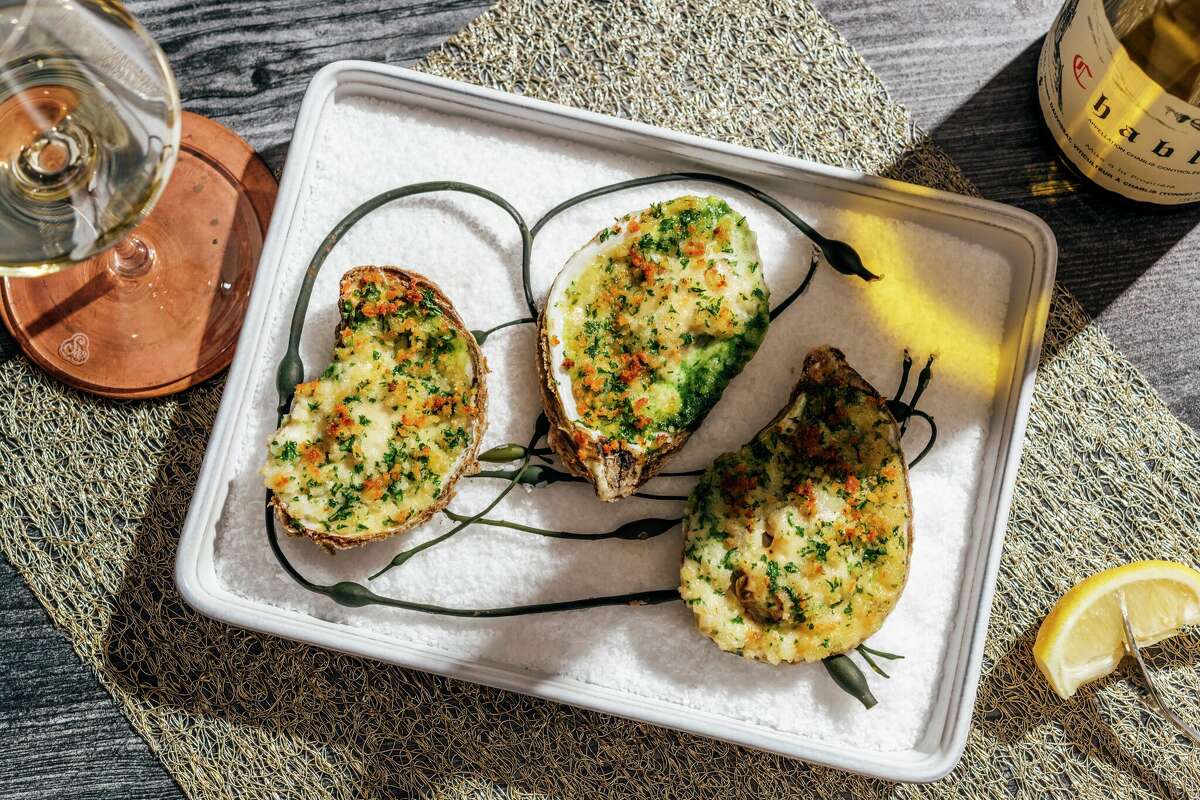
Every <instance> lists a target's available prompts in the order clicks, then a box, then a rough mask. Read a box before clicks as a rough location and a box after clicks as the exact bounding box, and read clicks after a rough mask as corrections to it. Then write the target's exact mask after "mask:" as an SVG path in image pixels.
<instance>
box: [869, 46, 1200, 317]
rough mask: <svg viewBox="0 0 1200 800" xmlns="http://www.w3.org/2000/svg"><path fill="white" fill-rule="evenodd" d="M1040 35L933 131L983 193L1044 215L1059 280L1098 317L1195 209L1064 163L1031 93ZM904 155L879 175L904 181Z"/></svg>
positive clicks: (1199, 214)
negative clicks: (1090, 176) (1084, 178)
mask: <svg viewBox="0 0 1200 800" xmlns="http://www.w3.org/2000/svg"><path fill="white" fill-rule="evenodd" d="M1040 49H1041V40H1038V41H1036V42H1034V43H1032V44H1030V45H1029V46H1028V47H1027V48H1025V50H1023V51H1022V52H1021V53H1020V54H1019V55H1018V56H1017V57H1016V58H1014V59H1013V60H1012V61H1010V62H1009V63H1008V64H1007V65H1006V66H1005V67H1004V68H1003V69H1001V70H1000V71H999V72H998V73H996V74H995V75H994V76H992V78H991V79H990V80H989V81H988V82H987V83H986V84H984V86H983V87H981V88H980V89H979V91H977V92H976V93H975V94H974V95H973V96H972V97H970V98H969V99H968V100H966V101H965V102H964V103H963V104H962V105H961V106H959V107H958V108H957V109H956V110H955V111H954V112H953V113H951V114H950V116H949V117H947V118H946V119H945V120H944V121H943V122H942V124H940V125H938V126H937V128H935V129H934V130H933V131H932V132H931V133H930V134H929V138H930V139H931V140H932V141H933V143H934V144H936V145H937V146H938V147H939V148H941V149H942V150H943V151H945V152H946V153H947V154H948V155H949V156H950V157H951V159H953V160H954V161H955V163H957V164H958V166H959V167H961V168H962V171H963V172H964V173H965V174H966V176H967V177H968V178H969V179H970V180H971V182H972V183H974V185H975V186H976V187H977V188H978V189H979V191H980V193H981V194H982V195H983V196H984V197H985V198H987V199H989V200H996V201H999V202H1002V203H1010V204H1012V205H1015V206H1018V207H1020V208H1023V209H1025V210H1026V211H1030V212H1032V213H1034V214H1036V215H1038V216H1039V217H1041V218H1042V219H1043V220H1045V221H1046V222H1047V223H1048V224H1049V225H1050V227H1051V229H1052V230H1053V231H1054V235H1055V237H1056V238H1057V239H1058V247H1059V261H1058V280H1059V282H1060V283H1062V284H1063V285H1064V286H1066V288H1068V289H1069V290H1070V291H1071V293H1072V294H1074V296H1075V297H1076V298H1077V299H1078V300H1079V301H1080V303H1081V304H1082V305H1083V307H1084V309H1085V310H1086V311H1087V312H1088V313H1089V314H1090V315H1092V316H1096V315H1097V314H1099V313H1100V312H1102V311H1103V310H1104V309H1105V308H1107V307H1108V306H1109V304H1111V303H1112V302H1113V301H1114V300H1115V299H1116V298H1117V297H1119V296H1120V295H1121V294H1122V292H1124V291H1125V290H1126V289H1127V288H1128V287H1129V286H1130V285H1131V284H1132V283H1134V282H1135V281H1136V280H1137V279H1138V278H1139V277H1141V275H1142V274H1143V273H1145V272H1146V271H1147V270H1148V269H1150V268H1151V267H1152V266H1153V265H1154V264H1155V262H1157V261H1158V260H1159V259H1160V258H1161V257H1162V256H1163V254H1164V253H1166V252H1167V251H1169V250H1170V249H1171V248H1173V247H1174V246H1175V245H1176V244H1177V243H1178V242H1179V241H1180V240H1181V239H1183V238H1184V237H1185V236H1187V235H1188V233H1190V232H1191V230H1192V229H1193V228H1195V227H1196V224H1197V223H1198V222H1200V207H1192V208H1182V209H1172V210H1166V211H1165V210H1160V209H1156V208H1154V207H1152V206H1143V205H1137V204H1133V203H1130V202H1127V201H1124V200H1121V199H1119V198H1117V197H1116V196H1115V195H1108V194H1106V193H1103V192H1102V191H1100V190H1098V189H1095V188H1090V187H1089V186H1088V185H1085V184H1082V183H1081V182H1080V181H1078V180H1077V179H1076V178H1074V177H1073V176H1072V175H1071V174H1070V173H1069V172H1068V171H1067V170H1066V168H1064V167H1063V166H1062V164H1061V162H1060V161H1059V159H1058V157H1057V155H1056V149H1055V146H1054V144H1053V142H1052V140H1051V139H1050V137H1049V134H1048V133H1047V132H1046V130H1045V126H1044V125H1043V123H1042V113H1041V110H1040V109H1039V107H1038V102H1037V95H1036V67H1037V60H1038V53H1039V51H1040ZM910 169H911V165H908V164H906V162H905V160H903V159H902V160H900V161H898V162H897V164H896V165H895V166H894V167H893V168H892V169H890V170H887V171H886V172H885V174H887V175H888V176H889V177H897V178H900V179H904V178H905V176H906V174H909V170H910Z"/></svg>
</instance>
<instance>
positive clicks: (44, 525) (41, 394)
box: [0, 0, 1200, 800]
mask: <svg viewBox="0 0 1200 800" xmlns="http://www.w3.org/2000/svg"><path fill="white" fill-rule="evenodd" d="M424 68H425V69H427V70H429V71H432V72H436V73H438V74H442V75H447V76H450V77H455V78H460V79H465V80H469V81H473V82H477V83H482V84H487V85H494V86H498V87H501V88H506V89H511V90H516V91H521V92H524V93H526V94H531V95H536V96H539V97H544V98H547V99H550V100H556V101H559V102H564V103H569V104H572V105H577V106H581V107H585V108H590V109H594V110H596V111H601V112H607V113H615V114H621V115H624V116H629V117H632V118H636V119H640V120H644V121H647V122H652V123H657V124H661V125H666V126H669V127H673V128H677V129H680V130H685V131H689V132H693V133H700V134H705V135H708V136H713V137H718V138H722V139H726V140H729V141H734V142H739V143H744V144H749V145H753V146H757V147H762V148H766V149H770V150H776V151H780V152H786V153H791V154H797V155H802V156H807V157H810V158H815V159H819V160H822V161H826V162H830V163H835V164H844V165H847V166H853V167H857V168H860V169H864V170H867V171H870V172H877V173H884V174H890V175H895V176H898V177H903V178H906V179H909V180H915V181H918V182H922V183H926V184H928V185H933V186H939V187H946V188H951V189H955V190H958V191H966V192H970V191H972V189H971V187H970V185H969V184H968V183H967V182H966V180H965V179H964V178H963V177H962V175H961V174H960V173H959V172H958V171H957V170H956V169H955V168H954V166H953V165H952V164H951V163H950V162H949V161H948V160H947V159H946V157H945V156H944V155H943V154H941V153H939V152H938V151H937V150H935V149H934V148H932V147H930V146H929V145H928V144H927V143H925V142H924V141H923V140H922V138H921V134H920V132H919V131H917V130H915V129H914V128H913V125H912V123H911V121H910V120H909V118H908V116H907V115H906V113H905V112H904V110H903V109H901V108H900V107H899V106H897V105H896V104H895V103H893V102H892V101H891V100H889V99H888V97H887V95H886V93H885V91H884V90H883V87H882V86H881V85H880V83H879V81H878V79H876V78H875V77H874V76H873V75H872V73H871V72H870V70H869V69H868V68H867V67H866V65H865V64H864V63H863V62H862V61H861V59H859V58H858V56H856V55H855V54H854V53H853V51H852V50H851V49H850V48H849V47H848V46H847V45H846V43H845V42H844V41H843V40H842V39H841V38H840V37H839V36H838V35H837V33H836V32H835V31H834V30H833V29H832V28H831V27H830V26H829V25H828V24H827V23H826V22H825V21H824V20H823V19H822V18H821V17H820V16H819V15H818V14H817V12H816V11H815V10H814V9H813V8H812V7H811V5H809V4H808V3H807V2H805V1H804V0H801V2H796V3H763V2H759V1H758V0H722V2H719V3H707V2H676V3H670V4H667V3H662V4H658V3H649V2H629V3H621V4H617V5H610V4H607V3H601V2H588V1H587V0H556V1H555V2H552V3H546V4H544V5H543V4H536V3H527V2H519V1H518V0H503V2H501V3H500V4H499V5H498V6H496V7H495V8H494V9H492V10H491V11H489V12H488V13H486V14H485V15H484V16H483V17H481V18H480V19H479V20H478V21H477V22H476V23H474V24H473V25H472V26H471V27H470V28H469V29H468V30H467V31H466V32H465V33H463V34H462V35H460V36H458V37H457V38H456V39H455V40H453V41H452V42H451V43H450V44H448V45H447V46H446V47H445V48H443V49H442V50H441V51H440V52H438V53H436V54H434V55H433V56H431V57H430V58H429V59H427V61H426V62H425V65H424ZM0 388H2V391H3V396H4V397H5V398H6V402H5V403H4V404H2V405H0V417H2V424H0V446H2V453H3V462H2V464H0V466H2V469H0V547H2V548H3V550H4V553H5V554H6V556H7V557H8V559H9V560H10V561H11V562H12V563H13V564H14V565H15V566H16V567H17V569H18V570H20V572H21V574H22V575H23V576H24V577H25V579H26V580H27V581H28V583H29V585H30V586H31V587H32V588H33V591H34V592H35V593H36V594H37V596H38V598H39V599H40V600H41V602H42V603H43V605H45V607H46V609H47V611H48V612H49V613H50V615H51V616H52V617H53V619H54V620H55V622H56V623H57V624H58V625H60V626H61V627H62V628H63V629H64V631H65V632H66V633H67V634H68V635H69V636H70V638H71V641H72V643H73V644H74V647H75V649H76V651H77V652H78V654H79V656H80V657H81V658H82V659H83V660H84V661H85V662H86V663H87V664H89V665H90V666H91V667H92V668H94V669H95V670H96V673H97V674H98V675H99V677H100V680H101V681H102V682H103V684H104V685H105V687H106V688H107V689H108V690H109V691H110V692H111V693H112V695H113V697H114V698H115V699H116V701H117V702H118V703H119V705H120V706H121V708H122V710H123V711H124V712H125V714H126V715H127V716H128V717H129V719H130V720H131V721H132V723H133V725H134V726H135V727H136V728H137V729H138V731H139V732H140V733H141V734H142V735H143V736H145V738H146V740H147V741H148V742H149V743H150V746H151V747H152V748H153V749H154V751H155V752H156V753H157V754H158V755H159V757H160V758H162V760H163V762H164V763H165V764H166V766H167V768H168V769H169V770H170V771H171V773H172V774H173V775H174V776H175V777H176V779H177V780H178V781H179V784H180V785H181V786H182V787H183V788H184V790H185V791H186V792H187V794H188V795H190V796H191V797H195V798H234V797H239V798H246V797H282V798H363V797H370V798H374V797H431V798H454V799H455V800H458V799H460V798H474V797H496V798H501V797H503V798H535V797H536V798H581V799H582V798H588V799H589V800H590V799H592V798H631V797H639V798H640V797H645V798H658V797H663V798H684V799H686V800H699V798H717V797H724V798H729V797H737V798H756V799H757V798H784V797H795V798H801V797H819V798H846V799H847V800H849V798H856V799H857V798H876V797H878V798H882V797H902V798H910V797H911V798H915V797H930V798H934V797H937V798H963V799H964V800H965V799H966V798H972V799H974V798H984V797H997V798H1008V797H1020V798H1037V799H1038V800H1040V799H1041V798H1047V797H1064V798H1089V799H1090V798H1095V800H1113V798H1135V797H1136V798H1155V797H1171V798H1184V797H1194V796H1197V795H1200V758H1198V757H1197V756H1196V754H1195V752H1194V751H1192V750H1189V749H1188V747H1187V746H1186V745H1185V744H1184V743H1183V741H1182V740H1181V739H1180V738H1178V737H1176V736H1175V735H1174V734H1173V729H1170V728H1169V727H1167V726H1166V725H1165V724H1164V723H1162V722H1160V721H1159V720H1158V719H1157V718H1156V717H1155V716H1154V715H1152V714H1151V713H1149V712H1148V711H1147V710H1145V706H1144V705H1143V704H1142V702H1141V700H1140V698H1139V695H1138V692H1137V691H1136V690H1135V689H1133V688H1132V686H1131V685H1130V683H1129V682H1128V681H1124V680H1110V681H1106V682H1104V683H1102V684H1100V685H1099V686H1089V687H1086V688H1084V689H1083V690H1082V691H1081V692H1080V693H1079V695H1078V696H1077V697H1076V698H1075V699H1074V700H1073V701H1071V702H1067V703H1064V702H1061V701H1059V700H1057V699H1056V698H1055V697H1054V696H1053V695H1052V694H1051V693H1050V691H1049V689H1048V688H1047V687H1046V685H1045V683H1044V682H1043V681H1042V679H1041V677H1040V676H1039V675H1038V674H1037V672H1036V671H1035V669H1034V667H1033V665H1032V662H1031V660H1030V656H1029V648H1030V645H1031V643H1032V637H1033V635H1034V632H1035V631H1036V626H1037V624H1038V622H1039V620H1040V619H1041V617H1042V616H1043V614H1044V613H1045V611H1046V609H1047V608H1048V607H1049V605H1050V604H1051V603H1052V602H1053V600H1054V599H1055V598H1056V597H1057V596H1058V595H1059V594H1060V593H1061V592H1063V591H1064V590H1065V589H1066V588H1067V587H1068V586H1070V585H1071V584H1072V583H1073V582H1074V581H1075V580H1077V579H1078V578H1079V577H1080V576H1082V575H1085V574H1088V573H1091V572H1094V571H1096V570H1099V569H1101V568H1103V567H1106V566H1109V565H1112V564H1116V563H1120V562H1124V561H1127V560H1130V559H1133V558H1139V557H1148V556H1156V557H1165V558H1175V559H1179V560H1182V561H1186V562H1190V563H1197V562H1200V538H1198V536H1197V532H1198V531H1200V488H1198V487H1200V439H1198V438H1197V436H1196V435H1195V434H1194V433H1193V432H1192V431H1191V430H1190V429H1187V428H1185V427H1184V426H1183V425H1181V424H1180V423H1179V422H1178V421H1177V420H1176V419H1175V418H1174V417H1173V416H1172V415H1171V414H1170V412H1169V411H1168V410H1167V408H1166V407H1165V406H1164V404H1163V403H1162V401H1161V400H1160V399H1159V398H1158V397H1157V395H1156V394H1155V393H1154V391H1153V390H1152V389H1151V388H1150V387H1149V386H1148V385H1147V384H1146V382H1145V381H1144V380H1143V379H1142V377H1141V376H1140V375H1139V374H1138V373H1137V372H1136V371H1135V370H1134V369H1133V368H1132V367H1131V366H1130V365H1129V363H1128V362H1127V361H1126V360H1125V359H1124V358H1123V357H1122V356H1121V355H1120V354H1119V353H1117V352H1116V351H1115V350H1114V349H1113V347H1112V346H1111V344H1110V343H1109V342H1108V341H1107V339H1106V338H1105V337H1104V336H1103V334H1101V333H1100V332H1099V331H1098V330H1097V329H1096V328H1095V327H1094V326H1091V325H1089V324H1088V321H1087V320H1086V319H1085V318H1084V316H1083V314H1082V313H1081V311H1080V309H1079V307H1078V305H1077V304H1076V303H1075V302H1074V301H1073V300H1072V299H1071V298H1070V297H1069V296H1067V295H1066V294H1064V293H1062V292H1060V293H1058V295H1057V296H1056V299H1055V304H1054V307H1053V309H1052V314H1051V322H1050V330H1049V332H1048V342H1047V346H1046V351H1045V355H1044V359H1043V363H1042V366H1041V373H1040V377H1039V380H1038V389H1037V393H1036V397H1035V401H1034V408H1033V416H1032V419H1031V422H1030V426H1029V435H1028V440H1027V442H1026V445H1025V455H1024V458H1023V461H1022V465H1021V471H1020V480H1019V484H1018V489H1017V493H1016V501H1015V504H1014V507H1013V512H1012V521H1011V524H1010V529H1009V532H1008V540H1007V544H1006V546H1005V550H1004V560H1003V568H1002V571H1001V574H1000V577H999V592H998V595H997V598H996V602H995V606H994V613H993V619H992V625H991V630H990V633H989V638H988V646H987V657H986V662H985V665H984V671H983V678H982V684H981V686H980V690H979V701H978V703H977V706H976V710H975V721H974V724H973V727H972V733H971V737H970V743H969V746H968V749H967V753H966V755H965V757H964V758H963V761H962V763H961V764H960V765H959V767H958V768H957V769H956V770H955V771H954V772H953V773H952V774H951V776H950V777H948V778H947V779H945V780H944V781H941V782H939V783H937V784H933V785H929V786H903V785H893V784H888V783H885V782H881V781H873V780H865V779H862V778H858V777H855V776H852V775H848V774H845V773H840V772H837V771H833V770H827V769H823V768H819V767H812V766H808V765H804V764H799V763H795V762H789V761H787V760H785V759H781V758H777V757H774V756H769V755H764V754H761V753H756V752H752V751H749V750H743V749H739V748H736V747H733V746H730V745H726V744H721V743H718V742H713V741H709V740H705V739H701V738H697V737H693V736H689V735H683V734H677V733H673V732H670V731H665V730H661V729H658V728H653V727H650V726H646V725H641V724H637V723H633V722H627V721H623V720H618V719H614V718H611V717H606V716H603V715H599V714H594V713H591V712H586V711H580V710H576V709H571V708H568V707H565V706H559V705H553V704H550V703H546V702H542V701H539V700H533V699H529V698H525V697H520V696H517V695H514V694H509V693H505V692H500V691H496V690H492V689H487V688H481V687H477V686H473V685H469V684H465V683H460V682H457V681H450V680H445V679H441V678H436V677H431V676H427V675H423V674H419V673H415V672H410V671H406V670H402V669H398V668H393V667H388V666H384V665H382V664H378V663H373V662H369V661H364V660H362V659H358V658H352V657H348V656H344V655H338V654H333V653H329V652H326V651H322V650H319V649H317V648H313V647H309V646H305V645H300V644H294V643H290V642H286V641H282V640H279V639H274V638H271V637H265V636H259V635H256V634H251V633H247V632H244V631H240V630H235V629H231V628H228V627H225V626H223V625H220V624H217V623H214V622H211V621H208V620H206V619H204V618H201V617H199V616H198V615H196V614H194V613H192V612H191V611H190V610H188V609H187V608H186V607H185V606H184V605H183V604H182V602H181V601H180V598H179V596H178V595H177V593H176V592H175V589H174V587H173V583H172V562H173V559H174V552H175V544H176V538H177V533H178V531H179V529H180V527H181V525H182V522H183V517H184V514H185V512H186V509H187V504H188V500H189V498H190V496H191V492H192V487H193V484H194V481H195V477H196V471H197V469H198V467H199V464H200V460H201V457H202V454H203V451H204V447H205V443H206V440H207V436H208V430H209V426H210V425H211V422H212V419H213V416H214V414H215V412H216V407H217V402H218V399H219V395H220V392H221V388H222V386H221V381H219V380H217V381H213V382H210V383H209V384H207V385H205V386H202V387H199V388H197V389H194V390H192V391H190V392H188V393H186V394H184V395H181V396H179V397H176V398H174V399H169V400H164V401H158V402H143V403H132V404H119V403H109V402H105V401H100V400H96V399H92V398H89V397H86V396H82V395H80V394H77V393H75V392H73V391H71V390H68V389H64V388H63V387H61V386H59V385H57V384H55V383H54V382H52V381H50V380H49V379H47V378H46V377H44V376H43V375H42V374H41V373H39V372H38V371H37V370H36V369H34V368H32V367H31V366H30V365H29V364H28V363H27V362H26V361H25V360H24V359H22V358H20V357H14V358H11V359H10V360H8V361H7V362H6V363H4V364H3V365H2V366H0ZM247 533H248V535H251V534H254V533H256V532H247ZM918 588H919V587H911V588H910V589H909V591H914V590H917V589H918ZM1198 644H1200V642H1198V641H1197V639H1196V638H1195V637H1194V636H1185V637H1182V638H1180V639H1177V640H1174V641H1173V642H1170V643H1168V644H1166V645H1164V646H1162V647H1159V648H1156V649H1155V650H1154V651H1153V663H1154V664H1155V665H1156V666H1157V667H1158V668H1159V669H1160V670H1162V674H1163V678H1164V683H1169V684H1170V685H1172V686H1173V687H1175V688H1174V690H1173V691H1172V695H1173V696H1174V697H1175V698H1176V699H1177V700H1178V701H1179V702H1180V703H1182V704H1184V705H1189V704H1190V705H1191V706H1192V707H1193V708H1194V707H1195V706H1196V703H1195V701H1194V698H1195V697H1196V696H1200V680H1198V679H1197V674H1196V671H1195V670H1194V669H1193V668H1192V666H1191V664H1190V659H1189V656H1188V653H1189V651H1191V652H1195V650H1196V647H1197V645H1198ZM883 701H884V702H886V697H884V699H883ZM796 712H797V713H800V714H802V713H804V710H803V709H797V710H796Z"/></svg>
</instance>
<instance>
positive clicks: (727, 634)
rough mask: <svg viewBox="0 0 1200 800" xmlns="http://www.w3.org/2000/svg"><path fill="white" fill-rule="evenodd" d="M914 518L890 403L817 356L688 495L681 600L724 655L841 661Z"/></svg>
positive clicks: (873, 607) (904, 558)
mask: <svg viewBox="0 0 1200 800" xmlns="http://www.w3.org/2000/svg"><path fill="white" fill-rule="evenodd" d="M912 518H913V512H912V496H911V493H910V491H909V485H908V467H907V465H906V463H905V459H904V453H903V451H902V450H901V447H900V430H899V426H898V425H897V423H896V420H895V418H894V417H893V416H892V413H891V411H889V410H888V406H887V401H886V400H885V399H884V398H882V397H880V395H879V393H878V392H876V391H875V389H874V388H872V387H871V385H870V384H868V383H867V382H866V381H865V380H864V379H863V378H862V376H861V375H859V374H858V373H857V372H856V371H855V370H854V369H852V368H851V367H850V365H848V364H847V363H846V360H845V358H844V356H843V355H842V353H841V351H839V350H835V349H834V348H831V347H822V348H818V349H816V350H814V351H812V352H811V353H809V354H808V357H807V358H806V359H805V361H804V369H803V374H802V375H801V377H800V381H799V382H798V383H797V384H796V387H795V389H794V390H793V392H792V396H791V399H790V400H789V401H788V404H787V405H786V406H785V407H784V409H783V410H782V411H780V412H779V415H778V416H777V417H776V418H775V419H774V420H773V421H772V422H771V423H770V424H769V425H768V426H767V427H765V428H764V429H763V430H761V431H760V432H759V433H758V434H756V435H755V437H754V438H753V439H751V440H750V442H749V443H747V444H746V445H745V446H744V447H742V448H741V449H740V450H738V451H736V452H733V453H725V454H724V455H722V456H720V457H718V458H717V459H716V461H715V462H713V465H712V466H711V467H710V468H709V469H708V471H707V472H706V473H705V474H704V476H703V477H702V478H701V479H700V482H699V483H698V484H697V485H696V488H695V489H694V490H693V491H692V494H691V496H690V497H689V498H688V502H687V507H686V510H685V512H684V519H683V534H684V541H683V545H684V551H683V562H682V567H681V569H680V586H679V594H680V596H681V597H682V598H683V600H684V602H685V603H687V604H688V606H689V607H690V608H691V609H692V612H693V613H694V614H695V616H696V623H697V625H698V626H699V628H700V631H701V632H702V633H704V634H705V635H706V636H708V637H709V638H710V639H712V640H713V641H714V642H716V644H717V645H718V646H719V647H720V648H721V649H722V650H726V651H729V652H731V653H736V654H737V655H740V656H743V657H745V658H749V659H755V660H759V661H767V662H770V663H773V664H777V663H780V662H797V661H819V660H821V659H824V658H826V657H828V656H831V655H835V654H838V653H844V652H847V651H849V650H852V649H854V648H855V647H857V646H858V645H859V644H861V643H862V642H863V641H864V640H866V639H867V638H868V637H869V636H871V635H872V634H874V633H875V632H876V631H877V630H879V628H880V626H882V625H883V621H884V619H886V617H887V615H888V614H889V613H891V611H892V609H893V608H894V607H895V605H896V602H897V600H899V597H900V593H901V592H902V591H903V589H904V585H905V582H906V581H907V578H908V567H909V558H910V556H911V554H912V542H913V528H912Z"/></svg>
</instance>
